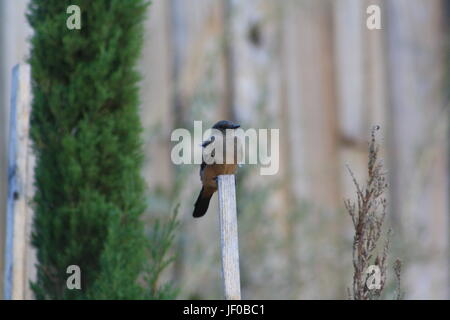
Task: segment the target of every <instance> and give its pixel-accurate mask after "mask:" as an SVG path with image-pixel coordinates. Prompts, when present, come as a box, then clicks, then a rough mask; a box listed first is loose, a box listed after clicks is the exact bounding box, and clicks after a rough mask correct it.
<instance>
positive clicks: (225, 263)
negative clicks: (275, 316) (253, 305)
mask: <svg viewBox="0 0 450 320" xmlns="http://www.w3.org/2000/svg"><path fill="white" fill-rule="evenodd" d="M217 184H218V189H219V190H218V192H219V220H220V245H221V250H222V279H223V284H224V291H225V299H226V300H240V299H241V283H240V275H239V245H238V227H237V214H236V190H235V180H234V175H221V176H219V177H218V180H217Z"/></svg>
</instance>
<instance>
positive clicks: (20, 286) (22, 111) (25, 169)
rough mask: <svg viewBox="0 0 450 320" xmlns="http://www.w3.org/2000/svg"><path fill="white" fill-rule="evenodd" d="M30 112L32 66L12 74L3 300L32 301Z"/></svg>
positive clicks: (23, 67)
mask: <svg viewBox="0 0 450 320" xmlns="http://www.w3.org/2000/svg"><path fill="white" fill-rule="evenodd" d="M30 111H31V89H30V66H29V65H26V64H20V65H16V66H15V67H14V69H13V72H12V88H11V109H10V122H9V146H8V198H7V210H6V248H5V274H4V298H5V299H29V298H31V296H30V290H29V288H28V280H29V279H28V276H29V275H30V270H31V269H32V268H33V266H32V265H30V263H31V264H33V261H29V259H27V258H28V257H29V256H32V254H30V252H29V251H30V250H32V249H31V248H30V245H29V243H30V239H29V238H30V233H31V219H32V210H31V208H30V205H29V200H30V198H31V197H32V193H33V182H32V181H33V165H34V157H33V155H32V152H31V147H30V140H29V119H30Z"/></svg>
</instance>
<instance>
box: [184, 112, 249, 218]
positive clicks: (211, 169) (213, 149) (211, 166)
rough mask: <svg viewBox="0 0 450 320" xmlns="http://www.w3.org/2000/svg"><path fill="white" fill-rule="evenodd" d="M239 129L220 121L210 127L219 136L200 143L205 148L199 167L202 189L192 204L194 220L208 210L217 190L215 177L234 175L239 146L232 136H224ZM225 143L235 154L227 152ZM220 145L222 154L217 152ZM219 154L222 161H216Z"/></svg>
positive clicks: (236, 126)
mask: <svg viewBox="0 0 450 320" xmlns="http://www.w3.org/2000/svg"><path fill="white" fill-rule="evenodd" d="M239 127H240V125H239V124H237V123H234V122H232V121H228V120H221V121H219V122H217V123H216V124H215V125H214V126H213V127H212V129H216V130H218V131H216V133H219V134H216V135H213V136H211V138H209V139H208V140H206V141H205V142H203V143H202V147H203V148H205V149H204V150H203V151H204V152H203V158H202V164H201V165H200V180H201V182H202V189H201V191H200V194H199V195H198V198H197V201H196V202H195V204H194V212H193V213H192V216H193V217H194V218H200V217H203V216H204V215H205V213H206V211H207V210H208V207H209V202H210V200H211V197H212V196H213V194H214V192H216V190H217V177H218V176H219V175H223V174H236V171H237V166H238V165H237V159H238V157H239V152H241V150H240V148H239V146H240V145H239V144H238V139H237V137H235V136H234V135H226V133H227V130H232V131H231V132H233V131H234V130H235V129H237V128H239ZM227 139H233V141H229V140H227ZM220 140H221V141H220ZM227 141H228V143H232V145H233V147H234V150H233V151H236V152H234V153H231V152H230V151H228V152H227V149H226V146H227ZM220 143H221V145H222V150H223V153H221V152H220V150H218V149H219V147H220ZM236 149H237V150H236ZM219 154H222V155H223V156H222V157H223V159H222V161H220V159H218V155H219ZM230 156H234V159H230ZM205 158H206V159H205ZM208 158H209V159H208ZM205 160H207V161H205ZM216 160H219V161H216Z"/></svg>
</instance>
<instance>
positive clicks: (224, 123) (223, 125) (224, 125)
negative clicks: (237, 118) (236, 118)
mask: <svg viewBox="0 0 450 320" xmlns="http://www.w3.org/2000/svg"><path fill="white" fill-rule="evenodd" d="M240 126H241V125H240V124H237V123H234V122H231V121H228V120H221V121H219V122H217V123H216V124H215V125H214V126H213V127H212V128H213V129H217V130H220V131H222V132H225V131H226V130H227V129H237V128H239V127H240Z"/></svg>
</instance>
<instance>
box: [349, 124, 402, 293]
mask: <svg viewBox="0 0 450 320" xmlns="http://www.w3.org/2000/svg"><path fill="white" fill-rule="evenodd" d="M377 130H379V126H375V127H373V129H372V134H371V140H370V143H369V160H368V179H367V183H366V185H365V186H361V185H360V184H359V183H358V181H357V180H356V178H355V175H354V173H353V171H352V170H351V169H350V167H349V166H347V169H348V171H349V173H350V175H351V177H352V180H353V184H354V186H355V188H356V196H357V197H356V201H352V200H350V199H346V200H345V201H344V204H345V208H346V209H347V211H348V213H349V215H350V217H351V218H352V222H353V226H354V228H355V235H354V238H353V251H352V257H353V268H354V274H353V286H352V290H350V289H349V292H350V296H351V298H353V299H355V300H371V299H378V298H380V296H381V293H382V291H383V289H384V287H385V284H386V274H387V272H386V271H387V256H388V250H389V240H390V235H391V231H390V230H389V231H388V233H387V237H386V240H385V244H384V247H383V248H382V249H380V250H381V252H379V251H380V250H379V249H378V243H379V240H380V238H381V235H382V229H383V223H384V220H385V216H386V207H387V201H386V198H385V197H384V192H385V191H386V189H387V187H388V186H387V183H386V178H385V172H384V171H383V163H382V161H381V160H379V159H378V152H379V146H378V144H377V143H376V140H375V133H376V131H377ZM396 270H397V269H396ZM396 272H397V271H396ZM399 272H400V271H399Z"/></svg>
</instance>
